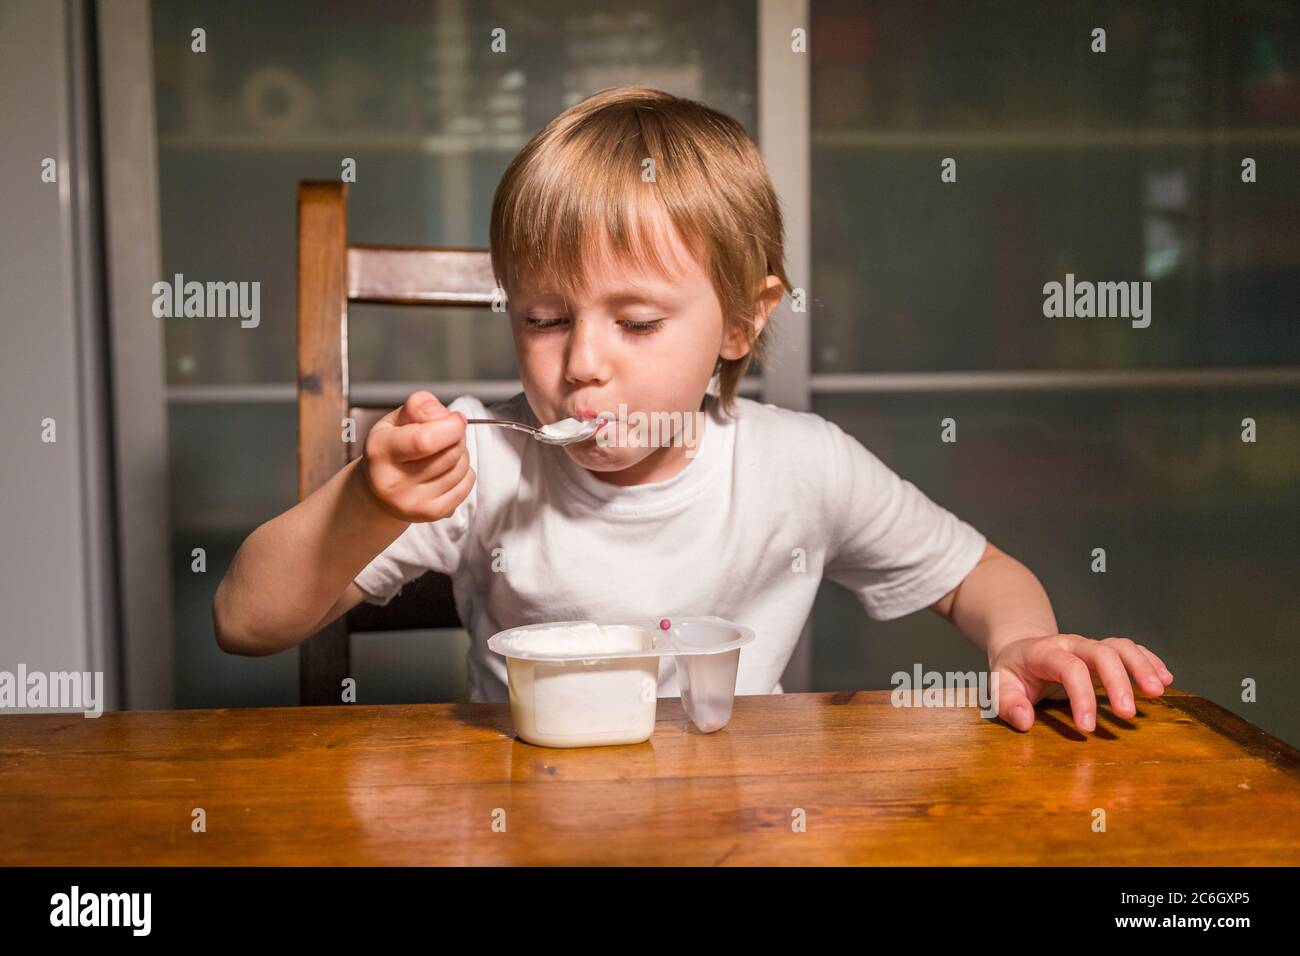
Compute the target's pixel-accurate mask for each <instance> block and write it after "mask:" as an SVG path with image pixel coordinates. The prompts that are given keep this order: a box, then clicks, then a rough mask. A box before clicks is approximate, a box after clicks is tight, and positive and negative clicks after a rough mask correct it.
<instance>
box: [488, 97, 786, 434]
mask: <svg viewBox="0 0 1300 956" xmlns="http://www.w3.org/2000/svg"><path fill="white" fill-rule="evenodd" d="M647 159H649V160H653V165H649V164H647V163H646V160H647ZM647 169H650V170H653V176H649V177H647V176H646V175H645V173H646V170H647ZM647 208H648V209H650V210H653V211H658V212H666V213H667V219H668V221H670V222H671V223H672V225H673V226H674V227H675V228H676V230H677V233H678V235H680V236H681V237H682V240H683V242H684V243H685V245H686V247H687V248H688V249H689V250H690V252H691V254H692V255H693V256H694V257H695V259H696V261H698V262H699V263H700V265H701V267H702V268H703V269H704V271H705V273H706V274H707V275H708V276H709V279H710V281H711V282H712V285H713V289H714V292H716V293H717V296H718V302H719V304H720V305H721V307H722V315H723V322H724V324H725V328H727V329H738V330H740V331H741V333H742V334H743V337H744V339H745V341H746V342H748V343H749V346H750V351H749V353H748V354H746V355H745V356H743V357H741V358H739V359H722V358H719V361H720V363H721V368H720V369H719V372H720V376H719V378H720V383H721V396H720V400H721V404H722V408H723V410H724V411H725V412H726V413H727V414H731V413H732V412H733V407H734V399H735V396H736V391H737V389H738V388H739V385H740V380H741V377H742V376H743V375H744V374H745V370H746V369H747V368H748V367H749V363H750V361H751V360H753V361H758V362H760V363H761V362H763V361H764V360H765V359H766V357H767V352H768V343H769V341H770V335H769V327H770V324H771V323H770V322H769V323H768V324H767V326H765V327H764V328H763V329H762V330H761V332H760V333H759V334H757V335H755V332H754V330H755V322H754V313H755V310H756V308H757V305H758V294H759V292H760V291H761V288H762V285H763V280H764V279H765V278H766V277H767V276H768V275H769V274H770V275H775V276H777V277H778V278H779V279H780V280H781V283H782V286H783V287H784V289H786V290H787V291H788V290H789V288H790V283H789V281H788V280H787V278H786V274H785V261H784V249H783V224H782V218H781V210H780V207H779V205H778V202H777V198H776V191H775V190H774V189H773V188H772V181H771V179H770V178H769V176H768V173H767V167H766V166H765V165H764V163H763V158H762V156H760V155H759V152H758V147H757V146H755V145H754V142H753V140H752V139H750V137H749V135H748V134H747V133H746V132H745V129H744V127H743V126H741V125H740V124H739V123H738V122H736V121H735V120H734V119H732V118H731V117H729V116H727V115H725V114H723V113H719V112H718V111H717V110H714V109H710V108H709V107H707V106H704V105H703V104H701V103H697V102H695V101H693V100H688V99H683V98H681V97H678V96H673V95H672V94H670V93H665V92H663V91H662V90H656V89H652V88H650V87H646V86H621V87H615V88H612V89H607V90H601V91H600V92H599V93H596V94H594V95H592V96H589V97H588V98H587V99H585V100H583V101H582V102H580V103H577V104H575V105H573V106H571V107H569V109H567V110H565V111H564V112H563V113H561V114H560V115H559V116H557V117H555V118H554V119H553V120H551V121H550V122H549V123H547V124H546V126H545V128H543V129H542V130H541V132H539V133H538V134H537V135H536V136H534V137H533V138H532V139H531V140H529V142H528V144H527V145H525V146H524V148H523V149H522V150H520V152H519V155H517V156H516V157H515V158H514V160H512V161H511V163H510V165H509V167H508V168H507V169H506V171H505V174H504V175H503V176H502V177H501V182H500V183H499V184H498V186H497V190H496V195H495V196H494V197H493V201H492V220H491V227H490V235H491V251H492V269H493V273H494V275H495V276H496V279H497V282H498V283H500V284H501V287H502V288H503V289H506V290H509V289H510V288H512V287H513V286H514V285H515V284H516V283H517V282H518V281H519V280H520V279H521V278H523V277H538V278H541V277H545V278H546V279H547V280H550V281H553V282H554V283H555V288H556V289H557V291H560V292H562V293H568V292H573V291H578V290H584V289H585V288H586V282H587V278H586V270H585V266H586V265H587V264H588V263H590V262H592V261H593V257H594V256H595V255H597V249H598V248H600V246H599V245H598V243H600V242H601V241H602V239H604V238H606V237H607V238H608V240H609V242H610V244H611V246H612V248H613V251H614V254H615V256H616V257H617V258H618V259H619V260H620V261H622V262H639V263H647V262H648V263H649V264H650V265H651V266H652V267H653V268H654V269H655V270H657V271H658V272H659V273H660V274H664V275H668V274H670V272H669V269H668V268H667V263H665V261H664V258H663V255H662V253H661V245H662V244H661V242H660V241H659V238H658V236H656V235H655V234H654V232H653V230H652V229H650V228H649V227H648V226H647V225H646V220H647V217H646V216H645V215H644V214H645V212H646V211H647ZM602 226H603V230H602Z"/></svg>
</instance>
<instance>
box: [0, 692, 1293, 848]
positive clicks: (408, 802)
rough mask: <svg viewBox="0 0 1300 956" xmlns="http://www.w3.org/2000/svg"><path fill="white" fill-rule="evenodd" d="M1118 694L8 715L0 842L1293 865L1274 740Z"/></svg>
mask: <svg viewBox="0 0 1300 956" xmlns="http://www.w3.org/2000/svg"><path fill="white" fill-rule="evenodd" d="M1101 702H1103V703H1104V698H1102V701H1101ZM1138 706H1139V713H1138V716H1137V717H1136V718H1134V719H1133V720H1123V719H1121V718H1118V717H1116V716H1115V715H1114V714H1112V713H1111V712H1110V711H1109V710H1108V709H1107V708H1106V707H1105V706H1102V707H1101V708H1100V713H1099V715H1098V716H1099V718H1100V719H1099V720H1098V732H1097V733H1096V734H1095V735H1083V734H1080V733H1079V732H1077V731H1076V730H1075V729H1074V726H1073V724H1072V723H1071V722H1070V720H1069V716H1068V710H1067V709H1066V705H1065V703H1064V702H1052V703H1050V704H1043V705H1040V706H1039V709H1038V718H1037V722H1036V723H1035V725H1034V727H1033V728H1032V730H1030V731H1029V733H1027V734H1022V733H1018V732H1016V731H1014V730H1012V729H1011V728H1009V727H1008V726H1006V725H1005V724H1003V723H1001V722H1000V721H989V720H985V719H982V718H981V717H980V716H979V715H978V712H977V711H975V710H973V709H958V708H936V709H926V708H915V709H900V708H895V707H892V706H891V705H890V696H889V692H888V691H872V692H857V693H853V692H844V693H818V694H785V695H780V696H770V697H740V698H737V700H736V708H735V715H734V717H733V718H732V721H731V723H730V724H729V725H728V726H727V727H726V728H724V729H723V730H721V731H719V732H717V733H715V734H712V735H704V734H700V733H699V732H698V731H696V730H695V728H694V727H693V726H692V725H691V724H690V723H689V721H688V720H687V719H686V718H685V716H684V714H683V712H682V709H681V704H680V702H679V701H678V700H677V699H676V698H672V699H668V698H665V699H664V700H661V701H660V702H659V715H658V716H659V719H658V723H657V724H656V726H655V732H654V735H653V736H652V737H651V738H650V740H649V741H648V742H646V743H644V744H639V745H636V746H630V747H602V748H593V749H577V750H551V749H545V748H538V747H533V746H531V745H529V744H525V743H522V742H519V741H517V740H516V739H515V738H514V735H513V731H512V728H511V723H510V711H509V707H508V705H506V704H425V705H380V706H365V705H342V706H334V707H288V708H249V709H228V710H179V711H142V712H132V713H107V714H104V715H103V716H102V717H99V718H97V719H87V718H85V717H82V716H81V715H79V714H40V715H30V714H11V715H6V716H3V717H0V820H2V821H3V829H4V831H5V834H4V836H5V838H4V840H3V841H0V863H3V864H6V865H12V864H49V865H113V864H118V865H122V864H124V865H135V864H161V865H170V864H211V865H227V864H254V865H257V864H288V865H294V864H344V865H346V864H420V865H426V864H650V865H655V864H689V865H716V864H727V865H736V864H778V865H781V864H795V865H804V864H875V865H881V864H903V865H912V864H937V865H948V864H994V865H996V864H1071V865H1096V864H1119V865H1129V864H1136V865H1183V864H1188V865H1191V864H1196V865H1257V864H1272V865H1279V864H1289V865H1295V864H1297V863H1300V754H1298V753H1297V751H1296V750H1295V749H1293V748H1291V747H1290V746H1288V745H1286V744H1285V743H1283V742H1281V741H1279V740H1277V739H1275V738H1273V737H1271V736H1269V735H1268V734H1266V733H1264V732H1263V731H1261V730H1259V729H1257V728H1255V727H1253V726H1251V725H1250V724H1248V723H1246V722H1245V721H1243V720H1241V719H1240V718H1238V717H1236V716H1234V715H1233V714H1231V713H1230V712H1228V711H1226V710H1224V709H1223V708H1221V707H1219V706H1217V705H1215V704H1213V703H1210V702H1209V701H1206V700H1203V699H1201V698H1198V697H1195V696H1192V695H1188V694H1183V693H1179V692H1177V691H1167V692H1166V695H1165V696H1164V697H1162V698H1158V699H1156V700H1153V701H1152V700H1146V699H1143V698H1139V702H1138ZM195 808H202V809H203V811H204V813H205V815H206V832H193V830H192V827H191V822H192V820H193V819H194V817H193V811H194V810H195ZM1095 808H1101V809H1103V810H1104V811H1105V820H1106V831H1105V832H1104V833H1102V832H1094V830H1093V821H1094V809H1095ZM502 819H503V820H504V823H505V829H504V832H499V831H500V823H499V822H498V824H497V829H496V830H494V820H496V821H501V820H502ZM799 819H802V820H803V821H804V822H805V827H806V828H805V830H804V832H798V831H797V829H796V828H795V827H793V826H792V823H794V822H795V821H797V820H799Z"/></svg>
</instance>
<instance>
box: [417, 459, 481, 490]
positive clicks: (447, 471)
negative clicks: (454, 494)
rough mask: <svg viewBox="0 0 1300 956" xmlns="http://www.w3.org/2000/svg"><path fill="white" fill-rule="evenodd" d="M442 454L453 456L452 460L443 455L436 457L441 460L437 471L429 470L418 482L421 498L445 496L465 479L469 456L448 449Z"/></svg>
mask: <svg viewBox="0 0 1300 956" xmlns="http://www.w3.org/2000/svg"><path fill="white" fill-rule="evenodd" d="M444 454H451V455H454V456H455V458H454V460H452V459H450V458H444V455H441V454H440V455H439V456H438V457H439V458H441V459H443V460H442V463H441V465H440V466H437V470H430V472H429V473H428V475H427V476H423V477H421V478H420V479H419V481H420V495H421V497H425V496H432V497H435V498H436V497H437V496H439V495H443V494H446V493H447V492H448V491H450V490H451V489H452V488H454V487H456V485H457V484H459V483H460V480H461V479H462V478H464V477H465V472H467V471H469V455H466V454H463V453H462V452H461V450H460V449H459V448H450V449H448V451H447V452H446V453H444Z"/></svg>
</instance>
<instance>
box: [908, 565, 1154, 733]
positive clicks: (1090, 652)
mask: <svg viewBox="0 0 1300 956" xmlns="http://www.w3.org/2000/svg"><path fill="white" fill-rule="evenodd" d="M930 610H932V611H934V612H935V613H936V614H938V615H939V616H940V617H942V618H944V619H946V620H948V621H950V622H951V623H952V624H954V625H955V626H956V627H957V629H958V630H960V631H961V632H962V633H963V634H965V635H966V636H967V637H968V638H970V639H971V641H973V642H974V643H975V644H976V645H977V646H979V647H980V648H982V649H983V650H984V651H985V652H986V653H987V654H988V659H989V670H990V672H993V673H996V674H997V675H998V677H997V681H998V684H997V687H998V716H999V717H1001V718H1002V719H1003V720H1005V721H1006V722H1007V723H1009V724H1010V725H1011V726H1012V727H1015V728H1016V729H1017V730H1028V729H1029V728H1030V727H1031V726H1033V723H1034V707H1033V705H1034V704H1036V703H1037V702H1038V701H1039V700H1041V699H1043V698H1044V697H1055V698H1058V699H1059V698H1061V697H1065V696H1068V697H1069V700H1070V708H1071V712H1072V713H1073V716H1074V723H1075V725H1076V726H1077V727H1079V728H1080V729H1081V730H1085V731H1092V730H1094V729H1096V726H1097V696H1096V694H1095V693H1094V692H1093V679H1092V678H1093V675H1094V674H1095V675H1096V676H1097V678H1099V679H1100V681H1101V683H1102V685H1103V686H1104V687H1105V688H1106V695H1107V697H1108V698H1109V699H1110V705H1111V709H1113V710H1114V711H1115V713H1116V714H1117V715H1118V716H1120V717H1132V716H1133V715H1134V714H1136V713H1137V709H1136V707H1135V706H1134V703H1133V688H1132V685H1131V684H1130V683H1129V674H1132V675H1133V678H1134V679H1135V680H1136V681H1137V683H1138V686H1139V687H1140V688H1141V689H1142V693H1143V694H1145V695H1146V696H1147V697H1158V696H1160V694H1162V693H1164V689H1165V686H1166V685H1167V684H1170V683H1172V682H1173V679H1174V676H1173V674H1171V673H1169V669H1168V668H1167V667H1165V664H1164V662H1163V661H1162V660H1161V659H1160V658H1159V657H1157V656H1156V655H1155V654H1153V653H1152V652H1151V651H1149V650H1148V649H1147V648H1145V647H1143V646H1142V645H1141V644H1136V643H1134V642H1133V641H1131V640H1129V639H1128V638H1127V637H1108V638H1106V639H1104V640H1100V641H1096V640H1090V639H1088V638H1086V637H1082V636H1080V635H1078V634H1059V633H1057V626H1056V616H1055V615H1054V614H1053V613H1052V603H1051V601H1049V600H1048V598H1047V592H1046V591H1044V590H1043V586H1042V584H1040V583H1039V581H1038V578H1036V577H1035V576H1034V574H1033V572H1032V571H1030V570H1029V569H1028V568H1027V567H1025V566H1024V565H1023V564H1021V563H1020V562H1019V561H1017V560H1016V559H1015V558H1013V557H1011V555H1009V554H1007V553H1006V552H1005V551H1002V550H1001V549H999V548H997V547H995V546H994V545H993V544H992V543H989V544H988V546H987V547H986V548H985V549H984V555H983V557H981V558H980V560H979V563H978V564H976V565H975V567H974V568H973V569H971V572H970V573H969V574H967V575H966V577H965V578H964V579H963V580H962V582H961V583H960V584H959V585H957V587H955V588H954V589H953V590H951V591H949V592H948V593H947V594H945V595H944V596H943V597H942V598H940V599H939V600H938V601H936V602H935V603H934V604H932V605H931V606H930Z"/></svg>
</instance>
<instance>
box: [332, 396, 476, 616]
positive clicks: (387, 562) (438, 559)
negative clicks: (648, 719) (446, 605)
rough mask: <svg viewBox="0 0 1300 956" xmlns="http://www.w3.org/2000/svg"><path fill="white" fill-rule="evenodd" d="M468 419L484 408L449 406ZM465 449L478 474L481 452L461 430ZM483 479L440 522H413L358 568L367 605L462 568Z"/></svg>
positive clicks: (461, 402) (465, 400) (463, 402)
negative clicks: (431, 575)
mask: <svg viewBox="0 0 1300 956" xmlns="http://www.w3.org/2000/svg"><path fill="white" fill-rule="evenodd" d="M447 408H448V409H449V410H450V411H453V412H460V413H461V414H463V415H464V416H465V417H466V418H482V417H485V413H484V410H483V406H482V404H481V403H479V402H478V400H477V399H473V398H470V397H468V396H466V397H462V398H458V399H456V401H454V402H452V403H451V404H450V405H448V406H447ZM465 445H466V448H467V450H468V452H469V462H470V467H471V468H473V469H474V471H475V473H476V474H477V473H478V472H479V468H480V461H479V449H478V442H477V437H476V433H475V430H474V429H473V428H467V429H465ZM480 482H481V478H480V479H479V480H476V481H475V482H474V485H473V487H471V488H470V490H469V494H468V495H467V496H466V497H465V500H464V501H462V502H461V503H460V506H459V507H457V509H456V510H455V511H454V512H452V513H451V515H449V516H448V517H446V518H443V519H442V520H441V521H423V522H417V523H415V524H411V525H409V526H408V527H407V529H406V530H405V531H403V532H402V533H401V534H400V535H399V536H398V537H397V539H396V540H395V541H393V543H392V544H390V545H389V546H388V547H387V548H385V549H384V550H383V551H381V552H380V553H379V554H378V555H376V556H375V558H374V559H373V560H372V561H371V562H370V563H369V564H367V565H366V566H365V567H364V568H362V569H361V572H360V573H359V574H358V575H357V576H356V578H355V579H354V580H355V583H356V585H357V587H359V588H361V590H362V591H364V592H366V598H365V600H366V602H367V603H369V604H378V605H385V604H387V603H388V602H389V601H391V600H392V599H393V598H394V597H395V596H396V595H397V594H398V593H399V592H400V591H401V590H402V587H403V586H404V585H405V584H406V583H407V582H408V581H413V580H415V579H416V578H418V577H420V576H422V575H423V574H424V573H425V572H426V571H438V572H441V573H442V574H447V575H452V576H454V575H455V574H456V573H457V572H458V571H459V570H460V567H461V562H462V560H463V559H464V555H465V549H466V546H467V543H468V541H469V538H470V529H471V528H472V527H473V524H474V515H475V512H476V511H477V510H478V491H479V485H480Z"/></svg>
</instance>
